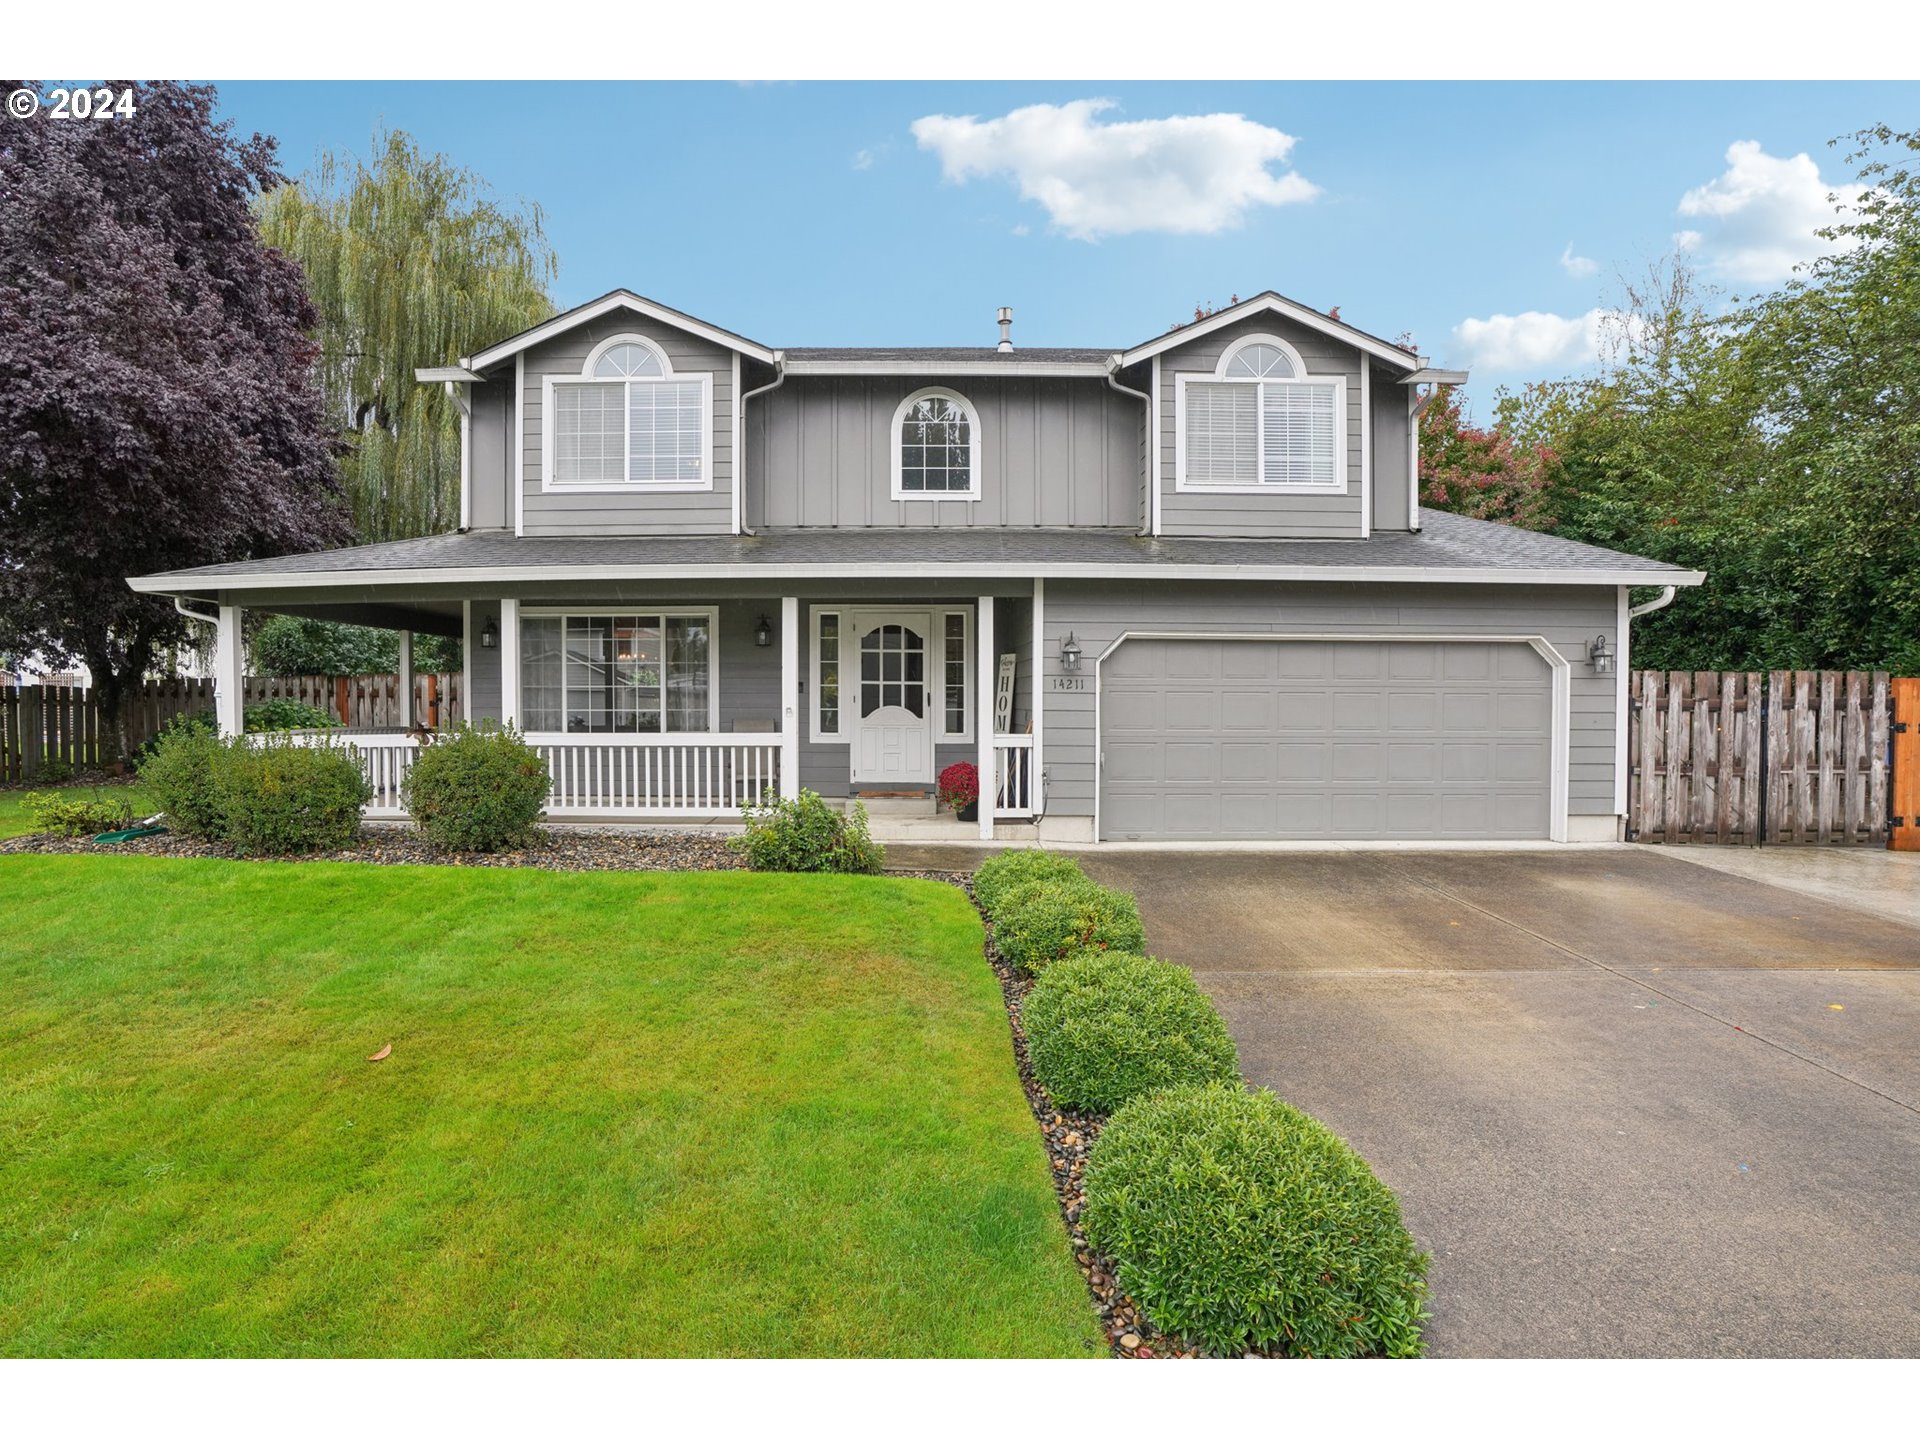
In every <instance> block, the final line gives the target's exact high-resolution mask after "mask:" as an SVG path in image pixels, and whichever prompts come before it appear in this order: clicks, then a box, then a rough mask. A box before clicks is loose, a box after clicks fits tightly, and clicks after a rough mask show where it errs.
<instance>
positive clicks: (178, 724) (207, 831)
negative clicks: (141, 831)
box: [139, 715, 226, 840]
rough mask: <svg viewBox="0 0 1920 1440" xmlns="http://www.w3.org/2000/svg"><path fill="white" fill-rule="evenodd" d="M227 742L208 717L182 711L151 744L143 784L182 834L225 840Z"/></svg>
mask: <svg viewBox="0 0 1920 1440" xmlns="http://www.w3.org/2000/svg"><path fill="white" fill-rule="evenodd" d="M225 753H226V746H225V745H224V744H223V743H222V742H221V740H220V737H219V736H218V735H216V734H215V733H214V729H213V725H212V724H211V723H210V722H208V721H207V720H206V719H205V718H204V717H202V716H187V715H179V716H176V717H174V720H173V722H172V723H171V724H170V725H168V726H167V728H166V729H164V730H162V731H161V732H160V733H159V734H158V735H156V736H155V737H154V738H153V739H152V741H150V742H149V746H148V750H147V753H146V755H145V756H144V757H143V758H142V759H141V761H140V764H139V770H140V783H141V784H142V785H144V786H146V788H147V791H148V793H149V794H151V795H152V796H153V798H154V801H155V802H156V803H157V804H158V805H159V807H160V809H161V810H163V811H165V812H166V817H167V824H168V825H169V826H170V827H171V828H173V829H175V830H177V831H179V832H180V833H181V834H182V835H191V836H195V837H197V838H199V839H201V840H219V839H221V838H223V837H224V836H225V834H226V822H225V820H224V818H223V816H222V812H221V803H220V795H219V785H218V781H217V779H216V773H215V772H216V771H217V769H218V767H219V764H220V762H221V760H222V759H223V758H224V757H225Z"/></svg>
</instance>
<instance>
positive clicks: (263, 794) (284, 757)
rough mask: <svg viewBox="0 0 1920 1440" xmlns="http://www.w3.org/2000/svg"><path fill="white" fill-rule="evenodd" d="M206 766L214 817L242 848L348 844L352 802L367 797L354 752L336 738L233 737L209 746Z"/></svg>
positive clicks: (353, 829)
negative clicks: (307, 741)
mask: <svg viewBox="0 0 1920 1440" xmlns="http://www.w3.org/2000/svg"><path fill="white" fill-rule="evenodd" d="M213 773H214V792H215V796H216V799H217V802H218V805H219V812H220V824H221V826H222V828H223V830H224V832H225V837H226V839H227V841H228V842H229V843H230V844H232V846H233V847H234V849H236V850H238V851H239V852H240V853H241V854H243V855H295V854H299V853H300V852H302V851H306V850H336V849H339V848H340V847H342V846H344V845H348V844H351V843H352V841H353V838H354V836H355V835H357V834H358V833H359V830H360V807H361V806H363V805H365V804H366V803H367V801H368V800H370V799H372V798H373V787H372V786H371V785H369V784H368V783H367V777H366V776H365V775H364V774H362V773H361V770H360V762H359V760H357V759H356V758H355V757H354V756H353V754H352V753H351V752H350V751H349V750H348V749H347V747H346V746H344V745H299V744H293V743H291V742H288V741H285V740H267V741H266V743H264V744H259V743H254V742H250V741H248V740H247V739H246V738H245V737H244V736H243V737H238V738H236V739H234V740H232V741H230V742H229V743H227V744H225V745H223V746H222V747H221V748H220V750H219V751H218V752H217V754H216V757H215V763H214V767H213Z"/></svg>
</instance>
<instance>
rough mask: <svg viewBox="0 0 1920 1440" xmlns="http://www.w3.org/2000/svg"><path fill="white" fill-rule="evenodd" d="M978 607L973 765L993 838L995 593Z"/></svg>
mask: <svg viewBox="0 0 1920 1440" xmlns="http://www.w3.org/2000/svg"><path fill="white" fill-rule="evenodd" d="M974 603H975V604H976V605H978V606H979V607H980V608H979V612H978V613H979V618H978V619H977V620H976V621H975V622H974V627H973V631H974V635H975V637H976V638H977V640H978V645H979V650H978V654H979V657H980V658H979V659H978V661H977V662H976V663H975V665H974V674H976V675H977V676H979V677H980V678H979V681H978V683H976V684H975V685H974V687H973V695H974V703H975V704H976V705H977V706H978V707H979V712H978V714H976V715H975V717H974V722H973V727H974V765H975V766H976V767H977V769H978V770H979V776H980V838H981V839H982V840H991V839H993V810H994V767H993V692H994V686H993V685H992V684H991V683H988V677H989V676H993V675H996V674H998V672H999V664H1000V661H999V657H998V656H997V655H995V654H994V637H993V596H991V595H982V596H980V598H979V599H978V600H976V601H975V602H974Z"/></svg>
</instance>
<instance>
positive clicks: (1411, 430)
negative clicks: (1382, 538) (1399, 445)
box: [1407, 385, 1706, 583]
mask: <svg viewBox="0 0 1920 1440" xmlns="http://www.w3.org/2000/svg"><path fill="white" fill-rule="evenodd" d="M1420 415H1421V410H1420V392H1419V391H1418V390H1417V389H1415V388H1414V387H1413V386H1411V385H1409V386H1408V387H1407V529H1409V530H1416V531H1417V530H1418V529H1419V528H1420ZM1705 578H1706V577H1705V576H1704V575H1703V576H1702V577H1701V579H1703V580H1704V579H1705ZM1695 583H1698V582H1695Z"/></svg>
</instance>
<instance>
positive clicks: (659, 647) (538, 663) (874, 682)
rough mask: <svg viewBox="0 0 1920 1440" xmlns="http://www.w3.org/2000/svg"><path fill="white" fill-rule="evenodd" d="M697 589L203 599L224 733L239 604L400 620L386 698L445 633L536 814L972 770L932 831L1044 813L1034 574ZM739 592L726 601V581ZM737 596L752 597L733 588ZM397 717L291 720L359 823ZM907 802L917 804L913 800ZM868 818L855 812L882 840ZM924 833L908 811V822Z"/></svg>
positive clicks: (718, 807)
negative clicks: (540, 789) (503, 730)
mask: <svg viewBox="0 0 1920 1440" xmlns="http://www.w3.org/2000/svg"><path fill="white" fill-rule="evenodd" d="M983 588H985V587H981V586H975V587H964V586H963V585H958V584H955V583H954V582H951V581H937V580H929V581H926V582H914V583H913V585H912V588H911V589H910V590H908V589H907V588H906V587H905V586H903V585H901V584H899V583H897V582H896V583H894V584H892V585H889V586H886V587H884V588H881V587H879V586H877V585H875V584H874V583H873V582H861V581H855V580H848V581H843V582H830V581H809V582H807V584H805V585H804V586H802V585H798V584H790V585H786V586H779V587H775V586H771V585H762V586H755V587H742V586H738V585H735V586H731V587H728V588H727V589H726V591H725V592H724V593H723V592H722V591H721V590H720V588H719V587H717V586H715V585H714V584H713V583H712V582H706V583H704V584H701V583H685V584H680V585H668V584H664V583H663V584H653V583H648V584H636V583H633V582H625V583H621V584H619V585H617V586H610V587H600V588H598V589H594V588H590V587H588V586H585V585H566V586H557V585H545V586H524V587H520V588H519V590H518V593H509V594H501V593H498V592H497V591H496V592H493V593H482V592H481V591H480V590H479V589H478V588H477V587H472V586H465V587H460V586H444V585H443V586H432V587H425V586H414V587H405V588H401V587H387V588H386V590H385V593H381V591H379V590H374V589H372V588H371V587H368V588H364V589H360V590H358V592H357V594H356V596H355V598H354V599H353V600H352V601H351V602H348V601H345V600H344V599H342V598H339V597H336V596H331V595H325V594H300V595H275V594H271V593H267V594H257V595H253V594H239V593H229V594H226V595H222V596H220V597H218V599H219V602H220V603H219V604H218V609H217V619H216V617H215V615H214V614H211V613H209V614H207V615H206V618H208V619H214V620H216V624H217V627H218V643H217V646H216V675H215V688H216V695H217V700H218V703H217V711H218V716H219V721H220V726H221V729H222V731H223V733H238V732H239V731H240V729H241V728H242V713H241V705H240V699H239V696H240V694H241V685H242V680H243V676H244V647H243V645H242V641H241V637H242V633H243V626H244V623H245V618H246V614H247V612H248V611H249V610H256V609H257V610H274V611H282V612H285V613H293V614H302V615H310V616H315V617H318V618H323V619H337V620H346V621H351V622H352V623H356V624H372V625H381V626H384V627H385V628H390V629H394V630H397V631H399V632H400V636H401V644H400V666H401V670H402V675H401V677H400V686H399V692H400V694H402V695H410V694H411V679H412V676H411V669H412V651H413V645H412V637H413V636H414V635H415V634H417V633H423V632H424V633H438V634H448V635H457V636H459V637H460V638H461V639H462V641H463V642H464V645H463V650H464V664H463V671H462V676H461V683H462V694H463V700H464V705H465V709H466V713H467V714H468V715H469V716H470V717H471V718H472V719H473V720H476V721H482V722H484V721H488V720H494V721H498V722H501V723H504V724H510V725H513V726H515V727H516V728H518V729H519V730H520V731H521V733H522V734H523V735H524V736H525V738H526V740H527V743H528V744H530V745H531V746H533V747H534V748H535V749H536V750H537V751H538V752H539V754H540V755H541V757H542V759H543V760H545V762H546V765H547V770H548V774H549V776H550V777H551V785H552V789H551V792H550V798H549V801H548V812H547V813H548V816H549V818H551V819H553V820H556V821H570V822H600V823H611V824H629V823H699V822H728V821H738V819H739V818H740V814H741V811H742V809H743V807H745V806H746V805H748V804H750V803H753V802H755V801H757V800H759V799H760V798H761V797H762V796H764V795H766V794H767V793H768V792H773V793H777V794H779V795H781V796H783V797H791V796H793V795H795V794H797V793H798V792H799V791H800V790H801V789H802V788H803V787H804V788H807V789H812V790H815V791H817V792H819V793H820V794H822V795H825V796H828V797H829V798H832V799H836V800H845V801H848V802H850V801H851V800H853V799H856V798H871V799H873V800H874V801H875V804H876V808H877V809H878V810H879V811H880V812H881V814H882V815H883V816H884V815H886V814H887V813H888V812H889V811H892V812H896V813H905V811H908V810H911V811H913V812H914V813H915V814H916V815H918V814H920V813H921V812H922V810H924V812H925V814H926V817H927V818H928V819H930V818H931V800H930V797H931V796H932V794H933V791H934V787H935V784H936V781H937V778H938V776H939V774H940V772H941V770H943V769H945V768H946V767H948V766H950V765H953V764H955V763H956V762H960V761H966V762H969V763H972V764H973V765H975V766H976V767H977V769H978V773H979V775H980V777H981V792H982V793H981V796H980V802H979V805H978V812H977V818H974V819H972V820H970V821H968V822H966V823H965V824H964V825H963V824H961V823H957V822H955V821H953V820H951V819H948V820H946V821H945V822H944V823H945V825H946V826H947V828H948V829H949V830H950V833H951V834H952V836H953V838H955V839H960V838H967V839H973V838H980V839H992V838H994V837H995V836H996V834H998V835H999V836H1000V837H1002V838H1006V837H1007V836H1008V834H1009V830H1010V828H1011V829H1013V833H1015V834H1017V833H1018V828H1015V827H1024V826H1025V825H1027V824H1029V823H1031V822H1032V821H1034V820H1036V819H1037V818H1038V817H1039V816H1040V814H1041V813H1042V812H1043V811H1044V809H1045V782H1044V770H1043V767H1042V765H1041V763H1040V760H1039V755H1040V744H1041V734H1042V726H1041V720H1042V717H1041V714H1040V708H1041V707H1040V705H1039V703H1038V697H1039V689H1038V687H1037V686H1036V684H1035V682H1034V676H1035V668H1036V667H1035V665H1034V658H1035V656H1036V655H1038V654H1039V653H1040V635H1041V630H1042V625H1043V622H1044V610H1045V593H1044V582H1042V581H1036V580H1021V581H1018V582H1006V583H1001V582H995V588H996V589H997V593H981V591H982V589H983ZM743 589H744V590H745V591H746V593H742V591H743ZM755 591H758V592H759V593H754V592H755ZM426 721H427V717H425V716H421V715H416V714H413V713H411V711H410V710H403V712H402V713H401V714H400V715H399V716H398V717H397V723H395V724H394V725H392V726H390V727H386V728H382V729H378V730H368V729H356V730H351V731H338V730H335V731H326V732H311V733H309V734H307V735H305V736H303V737H301V738H303V739H305V740H307V741H309V742H310V743H327V742H328V741H329V740H331V741H332V742H334V743H338V742H340V741H344V742H345V743H347V744H349V745H350V746H351V747H352V748H353V750H354V752H355V753H356V755H357V756H358V758H359V760H360V762H361V765H362V767H363V769H364V770H365V773H366V775H367V778H368V780H369V782H370V784H371V785H372V787H373V791H374V796H373V800H372V801H371V803H370V804H369V805H368V807H367V814H368V815H369V816H370V817H374V818H389V819H401V818H404V817H405V814H406V811H405V806H404V804H403V801H402V798H401V796H402V783H403V781H404V779H405V776H406V773H407V770H408V769H409V768H410V766H411V765H412V763H413V760H414V757H415V756H416V755H417V754H418V753H419V750H420V747H421V746H422V745H426V744H431V743H433V741H434V738H435V732H434V731H433V730H432V729H430V728H429V727H428V725H427V723H426ZM923 801H924V805H923V804H922V802H923ZM885 828H886V826H885V822H884V821H882V822H880V823H877V824H876V832H877V833H883V832H884V830H885ZM909 828H911V830H912V832H913V836H914V838H927V836H928V829H927V826H926V824H925V823H915V824H913V825H912V826H911V827H909Z"/></svg>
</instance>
